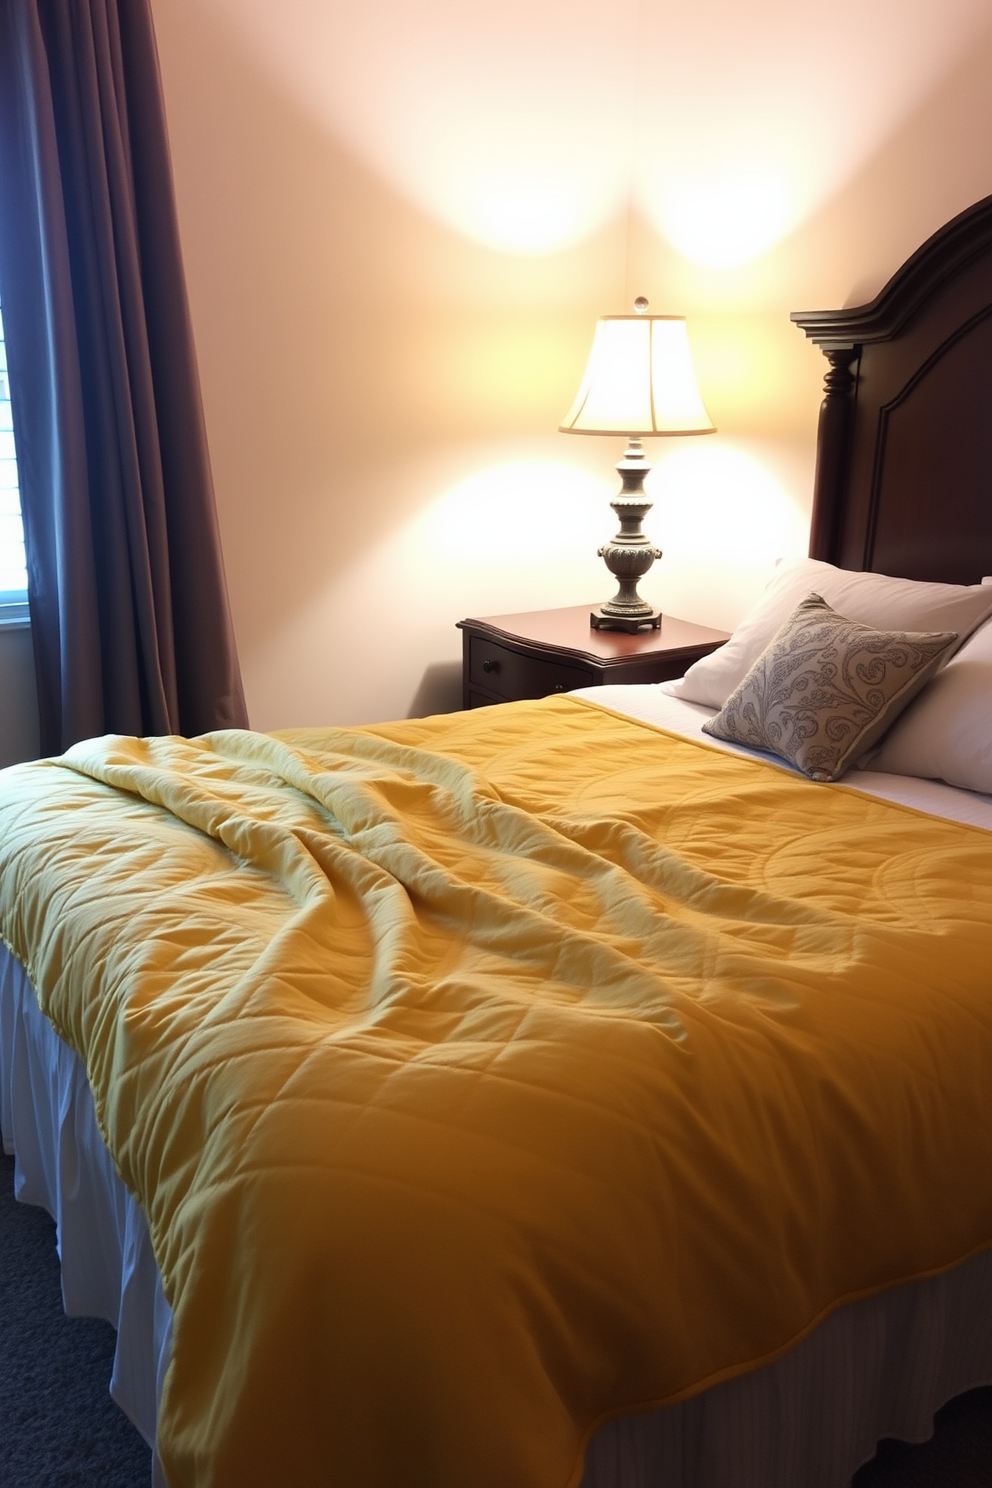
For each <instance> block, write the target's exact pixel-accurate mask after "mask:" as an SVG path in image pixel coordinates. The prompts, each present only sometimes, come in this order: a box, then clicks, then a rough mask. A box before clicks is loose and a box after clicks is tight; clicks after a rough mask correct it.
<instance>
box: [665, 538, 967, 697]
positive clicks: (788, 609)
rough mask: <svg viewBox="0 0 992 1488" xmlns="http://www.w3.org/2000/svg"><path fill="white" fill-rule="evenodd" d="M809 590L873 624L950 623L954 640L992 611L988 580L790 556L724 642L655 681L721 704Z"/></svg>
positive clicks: (944, 626)
mask: <svg viewBox="0 0 992 1488" xmlns="http://www.w3.org/2000/svg"><path fill="white" fill-rule="evenodd" d="M811 592H815V593H817V594H819V595H822V597H823V598H824V599H825V600H826V601H827V603H828V604H829V605H830V606H831V607H832V608H833V609H835V610H836V611H837V612H838V614H841V615H843V616H844V618H845V619H847V620H858V621H860V623H861V624H862V625H871V626H874V627H875V629H877V630H954V631H957V633H958V635H959V636H960V637H961V640H962V641H963V640H964V639H965V638H966V637H967V636H969V635H971V633H972V631H973V630H974V629H975V627H976V626H977V625H980V624H981V622H982V621H983V620H985V619H987V618H988V616H989V615H990V614H992V585H988V584H984V585H983V584H923V583H918V582H916V581H915V580H913V579H893V578H889V576H888V575H887V574H877V573H858V572H852V571H851V570H849V569H845V568H835V567H834V565H833V564H832V563H822V562H821V561H820V560H819V559H817V558H794V559H792V560H791V561H789V562H786V563H782V564H781V565H780V566H779V568H778V569H776V571H775V573H774V575H773V576H772V578H771V580H770V581H769V583H768V587H767V588H766V589H765V592H764V594H763V595H762V596H761V598H760V599H759V601H758V603H757V604H756V605H755V606H754V607H753V608H752V609H751V610H749V611H748V613H747V614H746V615H745V616H744V619H743V620H742V621H741V623H740V624H739V625H738V626H737V628H736V630H735V631H734V633H733V635H732V636H731V637H730V640H729V641H727V643H726V645H724V646H721V647H720V648H719V650H717V651H713V652H711V654H710V655H709V656H704V657H703V659H702V660H701V661H697V662H695V663H694V664H693V665H692V666H691V667H690V668H689V670H688V671H687V672H686V674H685V676H684V677H683V678H682V679H681V681H679V682H670V683H663V684H661V685H662V686H663V687H664V688H665V691H666V692H671V693H673V694H675V696H677V697H680V698H684V699H685V700H686V702H689V703H706V704H707V706H708V707H710V708H722V707H723V706H724V704H725V703H726V701H727V699H728V698H729V697H730V695H731V693H732V692H734V691H736V689H737V688H738V687H739V686H740V684H741V682H743V680H744V678H745V677H746V676H747V674H748V672H749V671H750V670H751V668H752V666H753V665H754V663H755V662H756V661H757V659H758V657H759V656H760V655H761V653H762V652H763V651H764V650H765V648H766V646H767V645H768V644H769V642H770V641H771V639H772V637H773V636H774V635H775V633H776V631H777V630H778V629H779V627H780V626H781V625H782V624H783V623H784V622H785V621H786V620H787V619H788V618H789V616H790V615H791V614H792V611H793V610H794V609H795V608H796V606H797V605H798V604H800V603H801V602H802V600H804V599H806V597H807V596H808V595H809V594H810V593H811ZM930 685H931V686H933V683H931V684H930Z"/></svg>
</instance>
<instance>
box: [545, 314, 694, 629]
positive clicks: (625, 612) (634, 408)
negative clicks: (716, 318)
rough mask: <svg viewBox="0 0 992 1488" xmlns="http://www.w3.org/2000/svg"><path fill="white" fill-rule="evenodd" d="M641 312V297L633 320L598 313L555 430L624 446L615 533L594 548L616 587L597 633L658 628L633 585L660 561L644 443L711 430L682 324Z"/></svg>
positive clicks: (655, 613)
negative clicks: (650, 523)
mask: <svg viewBox="0 0 992 1488" xmlns="http://www.w3.org/2000/svg"><path fill="white" fill-rule="evenodd" d="M647 311H648V302H647V300H645V299H644V298H643V297H639V298H638V299H636V300H635V301H634V312H635V313H634V314H633V315H604V316H602V317H601V319H600V320H599V321H598V322H597V325H596V334H595V336H594V337H593V343H592V350H591V352H590V353H589V362H588V364H587V366H586V373H585V377H584V378H583V380H582V385H581V387H580V388H579V392H578V396H577V397H576V399H575V402H574V403H573V405H572V407H571V409H570V410H569V412H568V415H567V417H566V418H565V421H564V423H562V424H560V425H559V429H560V431H561V433H563V434H614V435H616V434H622V435H624V437H625V438H626V439H627V441H628V442H627V449H626V451H625V452H624V456H623V459H622V460H621V461H620V463H619V464H618V465H617V470H618V471H619V473H620V478H621V480H622V482H623V485H622V487H621V489H620V491H619V492H618V494H617V495H616V496H615V497H614V499H613V501H612V502H611V503H610V505H611V506H612V507H613V510H614V511H615V512H616V514H617V516H618V518H619V520H620V529H619V531H618V532H617V535H616V537H614V539H613V541H612V542H609V543H607V544H606V546H605V547H602V548H600V549H599V556H600V557H601V558H603V559H604V560H605V562H606V566H607V568H608V569H609V570H610V573H611V574H613V576H614V578H615V579H616V580H617V582H618V585H619V588H618V589H617V592H616V594H615V595H614V596H613V598H612V599H609V600H606V601H605V602H604V603H603V604H601V605H598V606H597V607H596V609H594V610H593V612H592V614H591V615H590V617H589V618H590V622H591V624H592V626H593V628H594V629H596V630H626V631H631V632H633V631H638V630H640V629H641V628H642V627H647V626H650V627H652V628H653V629H657V628H658V626H659V625H660V624H661V611H660V610H655V609H653V608H652V606H651V605H650V604H648V602H647V600H645V599H642V598H641V596H640V595H639V594H638V592H637V585H638V581H639V580H640V579H642V578H643V577H644V575H645V574H646V573H647V571H648V569H649V568H650V567H651V565H652V564H653V563H654V561H655V559H656V558H660V557H661V552H660V550H659V549H658V548H656V547H654V546H652V544H651V541H650V539H649V538H648V537H647V536H646V535H645V534H644V533H643V532H642V531H641V522H642V521H643V519H644V517H645V516H646V514H647V513H648V512H649V511H650V510H651V505H652V503H651V501H650V498H649V497H648V495H647V493H646V492H645V490H644V477H645V476H646V475H647V473H648V471H649V470H650V468H651V467H650V465H649V464H648V462H647V460H646V458H645V455H644V446H643V444H642V443H641V441H642V439H645V438H651V437H653V436H655V435H681V434H714V433H715V432H716V427H715V425H714V423H713V421H712V419H711V418H710V416H709V414H708V413H707V412H706V408H705V406H704V404H703V400H702V398H701V396H700V393H699V388H698V386H697V385H696V373H695V370H694V368H693V365H692V353H691V352H690V349H689V336H688V332H687V330H686V323H685V318H684V317H683V316H681V315H649V314H648V313H647Z"/></svg>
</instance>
